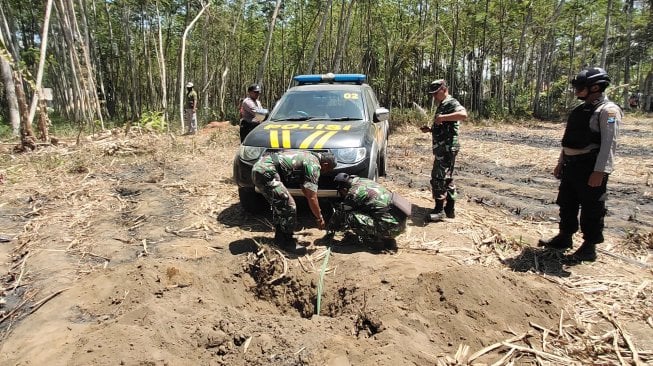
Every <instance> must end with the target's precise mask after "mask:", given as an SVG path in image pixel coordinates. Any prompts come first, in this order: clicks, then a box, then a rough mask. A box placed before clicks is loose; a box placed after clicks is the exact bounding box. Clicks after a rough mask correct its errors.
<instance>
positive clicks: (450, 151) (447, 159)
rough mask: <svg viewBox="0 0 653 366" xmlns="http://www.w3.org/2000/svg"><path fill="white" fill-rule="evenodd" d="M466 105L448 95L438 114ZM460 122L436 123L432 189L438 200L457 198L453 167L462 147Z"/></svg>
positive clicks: (455, 110) (433, 131) (437, 111)
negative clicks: (459, 139)
mask: <svg viewBox="0 0 653 366" xmlns="http://www.w3.org/2000/svg"><path fill="white" fill-rule="evenodd" d="M463 109H464V107H463V106H462V105H461V104H460V102H458V100H456V98H454V97H452V96H450V95H449V96H447V97H446V98H445V99H444V100H443V101H442V103H440V105H439V106H438V109H437V110H436V111H435V114H436V115H440V114H450V113H454V112H457V111H460V110H463ZM459 126H460V122H458V121H446V122H443V123H442V124H440V125H436V124H434V125H433V127H432V128H431V131H432V133H433V155H435V159H434V160H433V169H432V170H431V191H432V193H433V198H434V199H436V200H444V199H447V200H451V201H455V199H456V185H455V184H454V183H453V169H454V164H455V162H456V155H457V154H458V150H459V149H460V145H459V144H458V128H459Z"/></svg>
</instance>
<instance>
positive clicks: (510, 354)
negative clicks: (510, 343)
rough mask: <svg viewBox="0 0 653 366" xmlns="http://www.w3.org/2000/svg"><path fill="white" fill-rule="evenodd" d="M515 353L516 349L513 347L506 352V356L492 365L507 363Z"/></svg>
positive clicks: (498, 365) (497, 365) (499, 365)
mask: <svg viewBox="0 0 653 366" xmlns="http://www.w3.org/2000/svg"><path fill="white" fill-rule="evenodd" d="M513 353H515V349H514V348H511V349H510V351H508V353H506V355H505V356H503V357H502V358H501V359H500V360H499V361H497V362H495V363H493V364H492V366H501V365H505V364H506V361H508V359H509V358H511V357H512V355H513Z"/></svg>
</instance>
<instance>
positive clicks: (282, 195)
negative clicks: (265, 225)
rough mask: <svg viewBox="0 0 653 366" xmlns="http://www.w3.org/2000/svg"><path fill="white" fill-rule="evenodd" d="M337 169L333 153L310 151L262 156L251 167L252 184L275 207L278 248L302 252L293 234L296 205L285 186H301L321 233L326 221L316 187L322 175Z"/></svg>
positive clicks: (295, 220) (274, 215)
mask: <svg viewBox="0 0 653 366" xmlns="http://www.w3.org/2000/svg"><path fill="white" fill-rule="evenodd" d="M335 166H336V160H335V157H334V156H333V154H331V153H326V152H325V153H311V152H308V151H287V152H284V151H280V152H275V153H272V154H269V155H263V156H262V157H261V158H260V159H259V160H258V161H257V162H256V164H254V167H252V181H253V182H254V185H255V186H256V188H257V189H258V190H259V192H261V193H262V194H263V196H264V197H265V199H266V200H267V201H268V202H269V203H270V206H271V207H272V222H273V223H274V230H275V235H274V240H275V242H276V244H277V245H279V246H281V247H284V248H288V249H292V250H300V249H301V248H303V247H299V246H298V245H297V242H296V240H295V238H293V233H294V231H295V225H296V223H297V205H296V204H295V200H294V199H293V197H292V196H291V195H290V193H289V192H288V189H287V188H286V186H285V185H284V183H285V184H299V186H300V187H301V189H302V193H303V194H304V196H305V197H306V200H307V201H308V206H309V208H310V209H311V212H312V213H313V215H314V216H315V220H316V222H317V226H318V228H319V229H320V230H323V229H324V228H325V225H326V224H325V222H324V217H323V216H322V211H321V210H320V203H319V202H318V199H317V183H318V180H319V178H320V173H321V172H329V171H331V170H333V168H335Z"/></svg>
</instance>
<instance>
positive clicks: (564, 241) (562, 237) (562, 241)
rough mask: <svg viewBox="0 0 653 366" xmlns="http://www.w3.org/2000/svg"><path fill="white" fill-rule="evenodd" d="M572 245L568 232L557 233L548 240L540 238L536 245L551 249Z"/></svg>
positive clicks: (565, 247)
mask: <svg viewBox="0 0 653 366" xmlns="http://www.w3.org/2000/svg"><path fill="white" fill-rule="evenodd" d="M573 245H574V242H573V240H572V238H571V235H570V234H565V233H559V234H558V235H556V236H554V237H553V238H551V239H549V240H544V239H540V241H539V242H538V246H540V247H546V248H552V249H568V248H571V247H572V246H573Z"/></svg>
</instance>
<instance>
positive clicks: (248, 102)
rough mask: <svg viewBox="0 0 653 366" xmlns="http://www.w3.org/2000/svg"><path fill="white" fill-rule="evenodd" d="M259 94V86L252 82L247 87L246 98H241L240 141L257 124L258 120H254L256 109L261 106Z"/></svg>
mask: <svg viewBox="0 0 653 366" xmlns="http://www.w3.org/2000/svg"><path fill="white" fill-rule="evenodd" d="M260 95H261V86H260V85H258V84H252V85H250V86H249V87H248V88H247V98H245V99H243V102H242V103H241V104H240V142H241V143H242V142H243V141H244V140H245V137H247V135H248V134H249V133H250V132H251V131H252V130H253V129H254V127H256V126H258V124H259V123H261V122H260V121H257V120H256V118H255V117H256V110H257V109H261V108H263V107H262V105H261V101H260V100H259V96H260Z"/></svg>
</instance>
